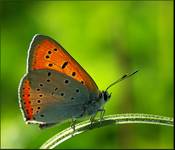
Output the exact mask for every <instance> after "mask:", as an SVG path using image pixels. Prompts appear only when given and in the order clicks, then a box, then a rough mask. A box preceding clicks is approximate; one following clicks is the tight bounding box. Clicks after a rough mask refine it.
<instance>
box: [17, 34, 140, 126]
mask: <svg viewBox="0 0 175 150" xmlns="http://www.w3.org/2000/svg"><path fill="white" fill-rule="evenodd" d="M136 72H137V71H135V72H134V73H132V74H129V75H124V76H123V77H122V78H120V79H119V80H117V81H115V82H114V83H112V84H111V85H110V86H108V88H107V89H106V90H105V91H100V90H99V88H98V87H97V85H96V83H95V82H94V80H93V79H92V78H91V77H90V75H89V74H88V73H87V72H86V71H85V70H84V69H83V68H82V67H81V65H80V64H79V63H78V62H77V61H76V60H75V59H74V58H73V57H72V56H71V55H70V54H69V53H68V52H67V51H66V50H65V49H64V48H63V47H62V46H61V45H60V44H59V43H58V42H56V41H55V40H54V39H52V38H51V37H49V36H45V35H40V34H36V35H35V36H34V37H33V39H32V41H31V43H30V46H29V50H28V59H27V71H26V74H25V75H24V76H23V78H22V79H21V81H20V84H19V105H20V108H21V111H22V114H23V117H24V120H25V122H26V123H35V124H39V127H40V128H45V127H50V126H52V125H55V124H58V123H61V122H63V121H65V120H68V119H77V118H82V117H84V116H94V115H95V114H96V113H97V112H98V111H104V109H103V105H104V104H105V103H106V102H107V101H108V100H109V98H110V97H111V94H109V93H108V91H107V90H108V89H109V88H110V87H111V86H113V85H114V84H116V83H117V82H119V81H121V80H123V79H125V78H127V77H129V76H131V75H133V74H135V73H136Z"/></svg>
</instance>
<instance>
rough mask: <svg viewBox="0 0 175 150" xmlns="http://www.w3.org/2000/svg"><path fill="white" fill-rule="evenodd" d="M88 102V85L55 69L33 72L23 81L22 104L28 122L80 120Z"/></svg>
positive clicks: (51, 122) (50, 122) (44, 122)
mask: <svg viewBox="0 0 175 150" xmlns="http://www.w3.org/2000/svg"><path fill="white" fill-rule="evenodd" d="M88 101H89V92H88V89H87V88H86V87H85V86H83V85H82V84H81V83H79V82H78V81H77V80H74V79H72V78H71V77H69V76H67V75H65V74H63V73H59V72H57V71H55V70H48V69H42V70H33V71H30V72H29V73H28V74H27V75H26V76H25V77H24V78H23V80H22V81H21V85H20V104H21V107H22V111H23V114H24V116H25V119H26V121H28V122H34V121H35V122H37V123H39V124H46V123H47V124H54V123H58V122H61V121H64V120H66V119H70V118H72V117H73V118H74V117H75V118H77V117H80V116H81V115H82V113H84V110H83V105H84V104H85V103H87V102H88Z"/></svg>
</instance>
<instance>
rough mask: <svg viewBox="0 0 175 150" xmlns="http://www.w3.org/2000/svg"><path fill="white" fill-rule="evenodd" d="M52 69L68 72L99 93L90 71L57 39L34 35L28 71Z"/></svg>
mask: <svg viewBox="0 0 175 150" xmlns="http://www.w3.org/2000/svg"><path fill="white" fill-rule="evenodd" d="M39 69H52V70H55V71H57V72H61V73H63V74H66V75H68V76H70V77H72V78H73V79H75V80H77V81H79V82H80V83H82V84H83V85H85V86H86V87H87V88H88V90H89V91H90V92H93V93H95V94H98V92H99V91H98V87H97V85H96V83H95V82H94V81H93V79H92V78H91V77H90V76H89V75H88V73H87V72H86V71H85V70H84V69H83V68H82V67H81V66H80V65H79V64H78V62H77V61H76V60H75V59H74V58H73V57H71V55H69V53H68V52H67V51H66V50H65V49H64V48H63V47H62V46H61V45H60V44H59V43H57V42H56V41H55V40H53V39H52V38H50V37H48V36H44V35H36V36H34V38H33V40H32V42H31V44H30V48H29V58H28V71H29V72H30V71H31V70H39Z"/></svg>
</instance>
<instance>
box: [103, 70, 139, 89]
mask: <svg viewBox="0 0 175 150" xmlns="http://www.w3.org/2000/svg"><path fill="white" fill-rule="evenodd" d="M138 71H139V70H136V71H135V72H133V73H131V74H125V75H123V76H122V77H121V78H119V79H118V80H117V81H115V82H113V83H112V84H110V85H109V86H108V87H107V88H106V90H105V91H107V90H108V89H109V88H110V87H112V86H113V85H115V84H117V83H119V82H120V81H122V80H125V79H127V78H129V77H131V76H132V75H134V74H136V73H137V72H138Z"/></svg>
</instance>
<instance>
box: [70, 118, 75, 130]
mask: <svg viewBox="0 0 175 150" xmlns="http://www.w3.org/2000/svg"><path fill="white" fill-rule="evenodd" d="M75 124H76V119H74V118H72V122H71V125H70V126H71V128H72V129H73V133H74V132H75Z"/></svg>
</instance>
